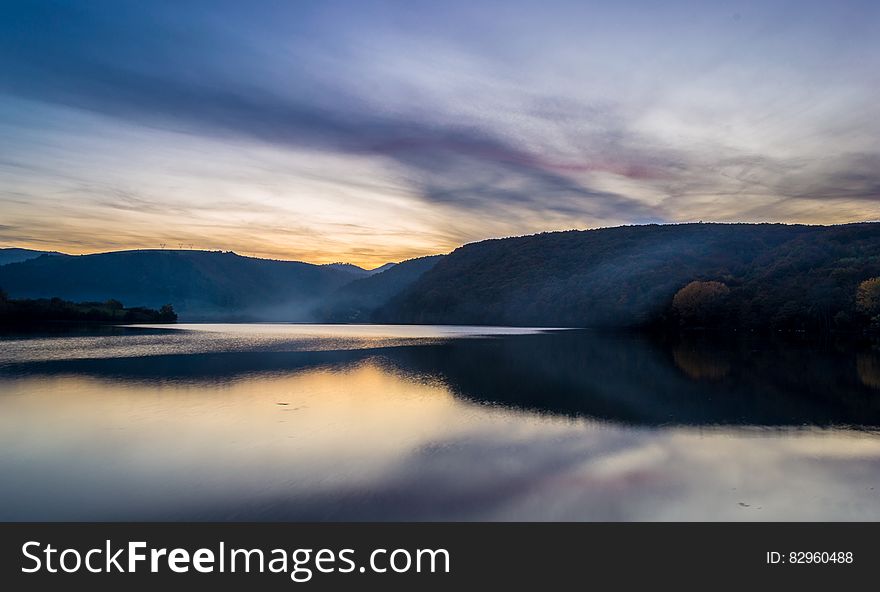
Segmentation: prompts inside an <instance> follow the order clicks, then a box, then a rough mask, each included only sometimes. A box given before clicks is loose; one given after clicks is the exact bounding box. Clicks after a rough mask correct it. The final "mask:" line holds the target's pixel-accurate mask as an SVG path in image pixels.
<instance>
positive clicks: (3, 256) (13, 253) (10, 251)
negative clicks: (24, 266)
mask: <svg viewBox="0 0 880 592" xmlns="http://www.w3.org/2000/svg"><path fill="white" fill-rule="evenodd" d="M40 255H61V253H57V252H55V251H34V250H32V249H18V248H6V249H0V265H6V264H7V263H18V262H20V261H27V260H28V259H36V258H37V257H39V256H40Z"/></svg>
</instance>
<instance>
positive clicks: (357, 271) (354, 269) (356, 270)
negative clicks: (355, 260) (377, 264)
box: [321, 262, 371, 277]
mask: <svg viewBox="0 0 880 592" xmlns="http://www.w3.org/2000/svg"><path fill="white" fill-rule="evenodd" d="M321 267H327V268H329V269H337V270H339V271H345V272H348V273H350V274H352V275H353V276H356V277H367V276H368V275H370V273H371V272H369V271H367V270H366V269H364V268H363V267H358V266H357V265H354V264H352V263H342V262H338V263H325V264H323V265H321Z"/></svg>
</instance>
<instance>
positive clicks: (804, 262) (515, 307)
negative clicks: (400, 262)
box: [371, 223, 880, 329]
mask: <svg viewBox="0 0 880 592" xmlns="http://www.w3.org/2000/svg"><path fill="white" fill-rule="evenodd" d="M878 276H880V224H877V223H865V224H850V225H841V226H802V225H781V224H680V225H648V226H625V227H618V228H606V229H599V230H588V231H568V232H553V233H544V234H538V235H534V236H523V237H516V238H507V239H498V240H487V241H482V242H478V243H473V244H468V245H465V246H463V247H460V248H458V249H456V250H455V251H453V252H452V253H451V254H449V255H447V256H446V257H444V258H443V259H441V260H439V261H438V262H437V264H436V265H435V266H434V267H433V268H432V269H430V270H429V271H427V272H425V273H424V274H423V275H421V276H420V277H419V278H418V279H417V280H416V281H414V282H413V283H412V284H411V285H409V286H408V287H406V288H405V289H404V290H402V291H401V292H400V293H399V294H398V295H396V296H394V297H392V298H391V299H390V300H389V301H388V302H387V303H386V304H384V305H382V306H380V307H379V309H378V310H377V311H375V312H374V313H373V314H372V316H371V319H372V320H374V321H378V322H394V323H445V324H498V325H536V326H571V327H632V326H645V325H651V324H658V323H661V324H662V323H667V322H673V321H674V322H679V321H681V322H685V321H686V320H687V319H685V317H684V315H683V314H681V315H679V317H680V318H679V317H676V314H677V313H676V309H674V307H673V299H674V297H675V295H676V294H677V293H678V292H679V290H681V289H682V288H684V287H685V286H686V285H688V284H689V283H691V282H694V281H698V282H705V283H700V284H696V289H695V290H692V292H696V293H697V296H699V294H700V292H701V290H702V292H703V293H704V296H705V298H710V297H711V298H713V299H714V305H713V308H712V311H711V312H712V314H711V315H710V316H706V317H703V318H700V319H699V321H698V322H699V323H702V324H706V325H720V326H725V327H729V328H759V329H760V328H785V329H829V328H835V327H841V328H846V327H852V326H858V325H859V323H861V322H864V320H865V319H863V318H861V317H860V314H862V313H860V311H859V310H858V309H857V307H856V291H857V289H858V287H859V284H860V282H862V281H864V280H866V279H868V278H872V277H878ZM379 277H381V276H379ZM706 294H708V296H706ZM686 296H693V294H690V295H688V294H686ZM680 300H684V301H686V300H687V298H680ZM875 300H878V302H875V304H877V305H880V299H875ZM685 304H687V302H685ZM695 318H697V317H695ZM878 319H880V317H878ZM875 322H876V321H875Z"/></svg>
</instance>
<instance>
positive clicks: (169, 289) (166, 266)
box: [0, 249, 366, 321]
mask: <svg viewBox="0 0 880 592" xmlns="http://www.w3.org/2000/svg"><path fill="white" fill-rule="evenodd" d="M351 267H352V268H351V269H348V268H339V267H336V266H327V265H311V264H308V263H300V262H296V261H275V260H269V259H255V258H251V257H242V256H239V255H236V254H235V253H231V252H220V251H190V250H183V251H178V250H170V249H169V250H139V251H118V252H113V253H100V254H95V255H79V256H64V257H58V256H53V255H43V256H41V257H37V258H35V259H30V260H28V261H22V262H18V263H10V264H8V265H3V266H0V288H2V289H5V290H6V291H7V292H8V293H9V296H10V297H12V298H52V297H60V298H63V299H66V300H74V301H105V300H107V299H111V298H112V299H116V300H121V301H123V302H125V303H126V304H131V305H132V306H146V307H153V308H156V307H159V306H162V305H164V304H168V303H171V304H173V306H174V308H175V310H176V311H177V312H178V313H179V314H180V316H181V319H184V320H194V319H195V320H199V319H207V320H211V319H217V320H278V321H302V320H314V319H313V318H312V317H311V316H310V315H311V312H312V310H313V308H314V307H315V306H316V305H318V304H319V303H320V302H322V301H323V300H324V299H325V298H326V297H327V295H328V294H330V293H332V292H334V291H335V290H336V289H337V288H339V287H340V286H342V285H344V284H347V283H349V282H351V281H353V280H354V279H356V278H359V277H363V273H366V272H364V270H362V269H360V268H356V267H354V266H351Z"/></svg>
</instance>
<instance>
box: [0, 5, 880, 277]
mask: <svg viewBox="0 0 880 592" xmlns="http://www.w3.org/2000/svg"><path fill="white" fill-rule="evenodd" d="M0 72H2V74H0V134H2V137H3V142H2V143H0V244H5V245H8V246H12V245H15V246H28V247H34V248H52V249H59V250H63V251H67V252H92V251H100V250H110V249H119V248H142V247H157V246H158V245H159V244H161V243H165V244H167V245H169V246H176V245H178V244H181V243H183V244H193V245H195V246H196V247H199V248H221V249H233V250H236V251H238V252H241V253H248V254H255V255H261V256H272V257H279V258H290V259H301V260H307V261H315V262H327V261H337V260H346V261H352V262H355V263H360V264H363V265H368V266H369V265H379V264H381V263H383V262H385V261H389V260H395V261H396V260H400V259H403V258H407V257H413V256H418V255H424V254H429V253H437V252H444V251H448V250H450V249H452V248H454V247H456V246H458V245H460V244H462V243H464V242H469V241H474V240H479V239H483V238H488V237H494V236H507V235H513V234H525V233H532V232H540V231H544V230H556V229H566V228H591V227H598V226H608V225H616V224H630V223H645V222H682V221H693V220H707V221H708V220H715V221H748V222H756V221H782V222H805V223H840V222H849V221H856V220H868V219H877V218H880V208H878V202H880V106H878V105H880V102H878V100H877V97H878V90H880V3H876V2H834V3H831V2H773V1H770V2H745V3H738V2H583V1H580V2H560V1H552V0H545V1H541V2H515V1H509V0H508V1H505V2H487V1H476V0H470V1H467V2H458V1H455V0H451V1H445V2H419V1H407V2H369V1H360V2H260V1H256V2H246V3H245V2H207V1H206V2H186V1H184V2H162V1H151V2H125V1H113V2H99V1H89V2H36V1H29V2H15V1H7V2H4V3H3V5H2V7H0Z"/></svg>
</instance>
